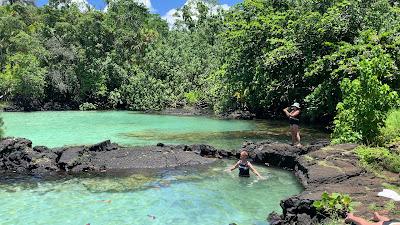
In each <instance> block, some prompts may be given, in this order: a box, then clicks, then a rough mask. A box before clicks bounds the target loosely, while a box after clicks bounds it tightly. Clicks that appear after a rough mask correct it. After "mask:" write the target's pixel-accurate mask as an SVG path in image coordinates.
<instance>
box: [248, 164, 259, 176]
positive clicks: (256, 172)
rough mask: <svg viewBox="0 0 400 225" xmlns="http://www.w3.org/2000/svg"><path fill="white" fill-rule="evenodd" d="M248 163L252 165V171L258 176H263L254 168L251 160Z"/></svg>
mask: <svg viewBox="0 0 400 225" xmlns="http://www.w3.org/2000/svg"><path fill="white" fill-rule="evenodd" d="M248 164H249V167H250V169H251V171H253V173H255V174H256V175H257V176H258V177H262V176H261V175H260V174H259V173H258V171H257V170H256V168H254V167H253V165H252V164H251V163H250V162H249V163H248Z"/></svg>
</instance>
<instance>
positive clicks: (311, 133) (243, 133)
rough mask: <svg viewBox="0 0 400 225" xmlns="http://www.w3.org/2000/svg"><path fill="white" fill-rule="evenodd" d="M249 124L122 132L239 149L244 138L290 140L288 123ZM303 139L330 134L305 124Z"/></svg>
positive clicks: (177, 141)
mask: <svg viewBox="0 0 400 225" xmlns="http://www.w3.org/2000/svg"><path fill="white" fill-rule="evenodd" d="M248 123H249V124H251V125H252V128H253V129H252V130H233V131H189V132H181V131H175V132H174V131H171V132H163V131H159V130H155V129H153V130H143V131H135V132H130V133H121V134H120V135H121V136H122V137H125V138H132V139H142V140H148V141H152V140H158V141H159V142H164V143H173V144H180V143H185V144H193V143H196V144H198V143H207V144H210V145H213V146H215V147H220V148H238V147H239V146H240V145H241V144H242V143H243V142H244V141H261V140H265V139H268V140H271V141H280V142H287V143H289V141H290V132H289V127H288V125H287V124H286V123H283V122H270V121H262V120H256V121H248ZM301 138H302V142H303V143H304V144H307V143H310V142H312V141H315V140H319V139H327V138H328V135H327V134H326V133H323V132H321V131H320V130H317V129H315V128H311V127H302V128H301Z"/></svg>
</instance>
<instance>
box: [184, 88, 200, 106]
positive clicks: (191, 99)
mask: <svg viewBox="0 0 400 225" xmlns="http://www.w3.org/2000/svg"><path fill="white" fill-rule="evenodd" d="M200 98H201V94H200V92H198V91H190V92H188V93H185V99H186V102H187V103H188V104H189V105H194V104H196V103H197V102H198V101H200Z"/></svg>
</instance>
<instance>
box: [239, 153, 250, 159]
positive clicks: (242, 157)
mask: <svg viewBox="0 0 400 225" xmlns="http://www.w3.org/2000/svg"><path fill="white" fill-rule="evenodd" d="M248 157H249V153H247V151H241V152H240V159H241V160H244V159H247V158H248Z"/></svg>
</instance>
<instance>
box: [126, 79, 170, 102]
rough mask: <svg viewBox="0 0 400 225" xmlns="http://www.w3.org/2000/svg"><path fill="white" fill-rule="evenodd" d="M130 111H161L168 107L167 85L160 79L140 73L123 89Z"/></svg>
mask: <svg viewBox="0 0 400 225" xmlns="http://www.w3.org/2000/svg"><path fill="white" fill-rule="evenodd" d="M121 89H122V90H121V93H122V95H123V96H124V99H125V101H126V104H127V106H128V108H129V109H130V110H161V109H163V108H164V107H165V105H166V101H167V100H166V99H167V96H166V91H165V89H166V88H165V85H164V84H163V83H162V82H161V81H160V80H158V79H156V78H154V77H151V76H147V75H146V74H144V73H143V72H140V71H139V72H138V73H137V74H136V75H135V76H133V77H131V78H129V82H128V84H125V85H123V86H122V87H121Z"/></svg>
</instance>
